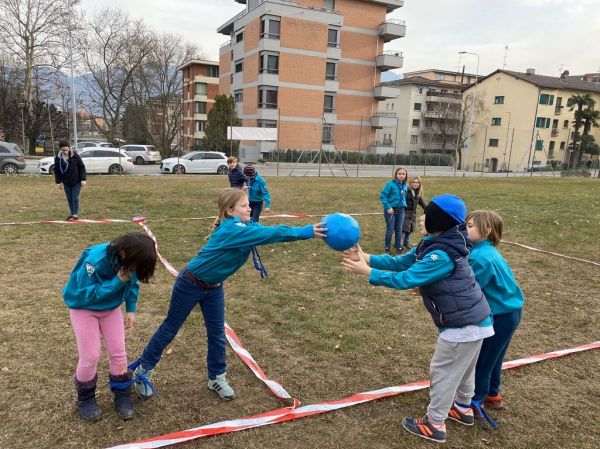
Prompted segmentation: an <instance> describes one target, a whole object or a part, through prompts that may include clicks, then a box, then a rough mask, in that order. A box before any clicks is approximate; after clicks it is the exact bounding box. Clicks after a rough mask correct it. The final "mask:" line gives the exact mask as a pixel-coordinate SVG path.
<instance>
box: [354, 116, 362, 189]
mask: <svg viewBox="0 0 600 449" xmlns="http://www.w3.org/2000/svg"><path fill="white" fill-rule="evenodd" d="M362 126H363V115H361V116H360V130H359V131H358V157H357V158H356V177H357V178H358V167H359V166H360V144H361V143H362Z"/></svg>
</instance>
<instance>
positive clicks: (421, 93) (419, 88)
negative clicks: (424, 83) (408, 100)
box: [417, 87, 423, 95]
mask: <svg viewBox="0 0 600 449" xmlns="http://www.w3.org/2000/svg"><path fill="white" fill-rule="evenodd" d="M417 95H423V88H422V87H417Z"/></svg>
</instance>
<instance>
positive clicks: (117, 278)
mask: <svg viewBox="0 0 600 449" xmlns="http://www.w3.org/2000/svg"><path fill="white" fill-rule="evenodd" d="M155 266H156V248H155V246H154V241H153V240H152V239H151V238H150V237H148V236H146V235H144V234H140V233H131V234H127V235H124V236H122V237H119V238H117V239H115V240H113V241H112V242H106V243H102V244H100V245H95V246H91V247H89V248H87V249H86V250H85V251H83V253H82V254H81V256H80V257H79V260H78V261H77V263H76V264H75V267H74V268H73V271H72V272H71V275H70V276H69V282H68V283H67V285H66V286H65V288H64V289H63V298H64V301H65V303H66V304H67V306H68V307H69V313H70V315H71V324H72V326H73V331H74V333H75V339H76V340H77V350H78V352H79V362H78V364H77V371H76V372H75V376H74V377H73V383H74V384H75V387H76V389H77V408H78V410H79V414H80V415H81V417H82V418H83V419H85V420H86V421H98V420H99V419H100V408H99V407H98V404H97V403H96V383H97V381H98V374H97V373H96V368H97V366H98V360H99V359H100V336H102V338H103V340H104V345H105V346H106V352H107V353H108V357H109V365H110V378H109V379H110V382H109V384H110V388H111V390H112V391H113V393H114V395H115V400H114V404H115V408H116V410H117V413H118V415H119V416H120V417H121V418H123V419H131V418H133V406H132V404H131V398H130V393H131V371H129V370H128V369H127V355H126V353H125V330H124V329H130V328H131V327H132V326H133V323H134V322H135V310H136V304H137V299H138V293H139V289H140V287H139V282H140V281H141V282H144V283H148V281H149V280H150V278H151V277H152V275H153V274H154V268H155ZM123 302H125V310H126V312H127V314H126V316H125V321H124V322H123V315H122V314H121V307H120V306H121V304H122V303H123Z"/></svg>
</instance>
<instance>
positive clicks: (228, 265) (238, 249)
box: [134, 188, 326, 400]
mask: <svg viewBox="0 0 600 449" xmlns="http://www.w3.org/2000/svg"><path fill="white" fill-rule="evenodd" d="M218 206H219V216H218V218H217V220H216V221H215V224H214V227H213V231H212V234H211V235H210V237H209V239H208V242H207V243H206V245H204V246H203V247H202V248H201V249H200V252H199V253H198V255H197V256H196V257H194V258H193V259H192V260H190V261H189V262H188V264H187V266H186V267H185V268H184V269H183V270H182V271H181V272H180V273H179V276H178V277H177V280H176V281H175V285H174V286H173V293H172V295H171V302H170V304H169V311H168V312H167V316H166V318H165V320H164V321H163V322H162V324H161V325H160V327H159V328H158V329H157V330H156V332H155V333H154V335H153V336H152V338H151V339H150V341H149V342H148V344H147V345H146V348H145V349H144V352H143V353H142V356H141V357H140V358H139V359H138V360H137V361H136V362H135V363H134V365H135V373H134V375H135V376H136V380H138V382H136V385H135V388H136V392H137V393H138V395H139V396H140V397H141V398H143V399H146V398H149V397H151V396H152V394H153V390H154V387H153V385H152V376H153V373H154V368H155V366H156V365H157V364H158V362H159V361H160V358H161V356H162V353H163V351H164V349H165V348H166V347H167V345H168V344H169V343H171V341H173V339H174V338H175V336H176V335H177V333H178V332H179V329H181V326H183V323H184V322H185V321H186V320H187V318H188V316H189V315H190V313H191V312H192V310H193V309H194V308H195V307H196V306H200V310H201V311H202V315H203V316H204V325H205V327H206V334H207V337H208V354H207V357H206V363H207V368H208V388H209V390H212V391H215V392H216V393H217V394H218V395H219V396H220V397H221V398H223V399H225V400H230V399H233V398H234V395H235V394H234V391H233V388H231V386H230V385H229V382H228V380H227V377H226V372H227V363H226V358H225V356H226V354H225V296H224V290H223V284H224V282H225V280H226V279H227V278H228V277H229V276H231V275H233V274H234V273H235V272H236V271H237V270H238V269H239V268H241V267H242V266H243V265H244V264H245V263H246V261H247V260H248V257H249V256H250V253H252V259H253V262H254V266H255V268H256V269H257V270H258V271H260V273H261V276H263V277H265V276H267V272H266V269H265V267H264V265H263V264H262V262H261V259H260V255H259V254H258V251H257V249H256V246H258V245H267V244H269V243H277V242H289V241H293V240H305V239H310V238H313V237H319V238H323V237H325V234H324V232H326V229H325V228H323V227H322V225H323V223H317V224H314V225H307V226H303V227H288V226H285V225H280V226H263V225H261V224H260V223H256V222H255V221H252V220H251V218H250V214H251V209H250V205H249V202H248V196H247V195H246V192H244V191H243V190H240V189H236V188H230V189H227V190H224V191H223V192H221V194H220V195H219V199H218Z"/></svg>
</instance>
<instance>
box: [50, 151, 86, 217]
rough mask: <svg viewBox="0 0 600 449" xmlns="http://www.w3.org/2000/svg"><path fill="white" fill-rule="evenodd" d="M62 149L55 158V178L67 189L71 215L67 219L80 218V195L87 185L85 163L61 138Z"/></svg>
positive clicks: (59, 186) (58, 183)
mask: <svg viewBox="0 0 600 449" xmlns="http://www.w3.org/2000/svg"><path fill="white" fill-rule="evenodd" d="M58 146H59V147H60V150H59V152H58V154H57V155H56V157H55V158H54V180H55V181H56V184H57V185H58V188H59V189H60V188H61V186H62V188H63V189H64V191H65V196H66V197H67V202H68V203H69V210H70V211H71V215H69V217H68V218H67V221H73V220H78V219H79V195H80V193H81V188H82V187H84V186H85V182H86V181H85V180H86V171H85V165H84V163H83V161H82V160H81V158H80V157H79V155H78V154H77V153H76V152H75V151H73V150H72V149H71V147H70V146H69V142H67V141H66V140H61V141H60V142H59V144H58Z"/></svg>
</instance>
